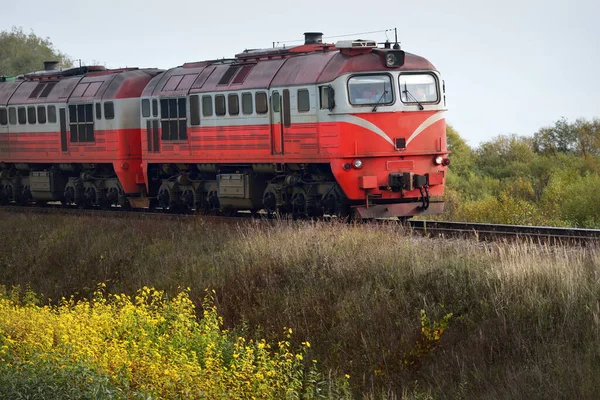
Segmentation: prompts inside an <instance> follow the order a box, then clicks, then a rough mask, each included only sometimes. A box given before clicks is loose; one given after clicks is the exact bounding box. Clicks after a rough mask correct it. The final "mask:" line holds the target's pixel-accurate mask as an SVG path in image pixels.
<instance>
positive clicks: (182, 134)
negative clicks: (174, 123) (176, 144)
mask: <svg viewBox="0 0 600 400" xmlns="http://www.w3.org/2000/svg"><path fill="white" fill-rule="evenodd" d="M179 140H187V120H186V119H180V120H179Z"/></svg>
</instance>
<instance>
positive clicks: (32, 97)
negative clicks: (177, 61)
mask: <svg viewBox="0 0 600 400" xmlns="http://www.w3.org/2000/svg"><path fill="white" fill-rule="evenodd" d="M84 68H85V69H83V68H82V69H79V68H72V69H68V70H65V71H59V70H54V71H40V72H34V73H31V74H26V75H24V76H23V77H19V79H17V80H14V81H6V82H0V105H12V104H39V103H66V102H82V101H92V100H110V99H120V98H128V97H135V96H139V94H140V93H141V92H142V90H143V88H144V86H145V85H146V84H147V83H148V80H149V79H150V78H151V77H153V76H155V75H157V74H158V73H160V72H161V70H157V69H137V68H125V69H113V70H107V69H104V68H103V67H100V68H97V67H96V68H94V67H92V68H88V67H84ZM77 72H79V73H77Z"/></svg>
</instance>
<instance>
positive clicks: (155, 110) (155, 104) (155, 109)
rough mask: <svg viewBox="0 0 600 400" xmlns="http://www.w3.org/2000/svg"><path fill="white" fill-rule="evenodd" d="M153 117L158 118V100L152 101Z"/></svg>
mask: <svg viewBox="0 0 600 400" xmlns="http://www.w3.org/2000/svg"><path fill="white" fill-rule="evenodd" d="M152 116H153V117H158V100H156V99H152Z"/></svg>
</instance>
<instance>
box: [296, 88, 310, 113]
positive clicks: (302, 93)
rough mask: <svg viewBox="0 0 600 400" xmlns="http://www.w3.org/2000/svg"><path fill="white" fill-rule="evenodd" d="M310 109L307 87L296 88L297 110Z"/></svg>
mask: <svg viewBox="0 0 600 400" xmlns="http://www.w3.org/2000/svg"><path fill="white" fill-rule="evenodd" d="M308 110H310V95H309V94H308V90H307V89H299V90H298V111H299V112H307V111H308Z"/></svg>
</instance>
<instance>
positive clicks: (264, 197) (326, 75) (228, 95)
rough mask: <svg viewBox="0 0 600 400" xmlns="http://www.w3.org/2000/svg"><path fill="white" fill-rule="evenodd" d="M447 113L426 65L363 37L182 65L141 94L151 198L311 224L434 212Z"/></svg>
mask: <svg viewBox="0 0 600 400" xmlns="http://www.w3.org/2000/svg"><path fill="white" fill-rule="evenodd" d="M444 103H445V98H444V93H443V84H442V81H441V78H440V76H439V74H438V73H437V71H435V69H434V67H433V66H432V65H431V64H430V63H429V62H428V61H427V60H425V59H423V58H421V57H418V56H415V55H412V54H405V53H404V52H402V51H400V50H395V49H391V48H389V47H388V48H383V49H378V48H377V47H376V45H375V44H374V43H372V42H368V41H351V42H346V43H339V44H338V45H337V47H336V46H333V45H328V44H323V43H321V42H320V40H318V39H317V40H314V38H313V40H309V41H308V42H307V43H305V44H304V45H302V46H298V47H293V48H290V49H269V50H255V51H245V52H243V53H241V54H238V55H237V56H236V58H235V59H232V60H219V61H212V62H199V63H191V64H184V65H183V66H181V67H178V68H173V69H171V70H168V71H167V72H165V73H164V74H162V75H160V76H157V77H155V78H154V79H153V80H152V81H151V82H150V84H149V85H148V86H147V87H146V89H145V90H144V92H143V94H142V107H141V110H142V112H141V117H142V127H146V130H145V132H143V133H142V150H143V153H144V157H143V158H144V162H143V169H144V171H145V173H146V176H145V180H146V182H147V185H148V187H147V190H148V194H149V198H150V199H157V205H158V206H160V207H163V208H168V207H180V206H183V207H188V208H196V209H197V208H207V209H210V208H219V209H229V210H237V209H250V210H258V209H265V210H267V211H273V212H274V211H280V212H291V213H294V214H298V215H309V216H311V215H320V214H321V213H326V214H347V213H352V212H354V213H356V214H358V215H360V216H362V217H388V216H411V215H416V214H428V213H440V212H442V210H443V202H442V201H441V196H442V194H443V186H444V182H445V170H446V164H447V158H446V155H447V150H446V137H445V119H444V111H445V104H444Z"/></svg>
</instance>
